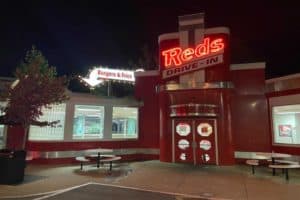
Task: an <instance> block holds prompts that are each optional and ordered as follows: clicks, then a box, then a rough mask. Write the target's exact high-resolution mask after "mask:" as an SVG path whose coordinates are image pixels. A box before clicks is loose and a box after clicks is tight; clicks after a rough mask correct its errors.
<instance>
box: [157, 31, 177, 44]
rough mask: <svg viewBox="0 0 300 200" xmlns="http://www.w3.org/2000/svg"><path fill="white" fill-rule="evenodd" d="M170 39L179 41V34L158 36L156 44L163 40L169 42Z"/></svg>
mask: <svg viewBox="0 0 300 200" xmlns="http://www.w3.org/2000/svg"><path fill="white" fill-rule="evenodd" d="M171 39H179V33H178V32H173V33H164V34H161V35H159V36H158V43H160V42H161V41H164V40H171Z"/></svg>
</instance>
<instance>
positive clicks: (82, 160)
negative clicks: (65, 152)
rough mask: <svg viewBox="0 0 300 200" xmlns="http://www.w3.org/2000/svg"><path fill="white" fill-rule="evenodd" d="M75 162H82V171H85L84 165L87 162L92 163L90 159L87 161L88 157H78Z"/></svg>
mask: <svg viewBox="0 0 300 200" xmlns="http://www.w3.org/2000/svg"><path fill="white" fill-rule="evenodd" d="M75 160H77V161H79V162H80V170H82V169H83V163H87V162H90V161H91V160H90V159H87V158H86V157H83V156H78V157H76V158H75Z"/></svg>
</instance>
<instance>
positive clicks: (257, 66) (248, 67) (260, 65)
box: [230, 62, 266, 70]
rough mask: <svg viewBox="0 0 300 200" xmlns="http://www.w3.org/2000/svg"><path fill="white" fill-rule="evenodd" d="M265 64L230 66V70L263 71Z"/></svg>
mask: <svg viewBox="0 0 300 200" xmlns="http://www.w3.org/2000/svg"><path fill="white" fill-rule="evenodd" d="M265 68H266V63H265V62H256V63H243V64H231V65H230V70H249V69H250V70H251V69H265Z"/></svg>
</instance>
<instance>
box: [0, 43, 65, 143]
mask: <svg viewBox="0 0 300 200" xmlns="http://www.w3.org/2000/svg"><path fill="white" fill-rule="evenodd" d="M15 77H16V81H15V82H14V83H13V84H12V85H7V86H6V88H5V90H4V92H3V93H2V94H1V97H2V98H3V99H5V100H6V101H7V105H6V106H5V107H3V108H2V111H3V112H4V113H5V114H4V115H3V116H0V123H2V124H7V125H21V126H22V127H23V128H24V131H25V136H24V140H23V149H25V144H26V141H27V138H28V128H29V126H30V125H38V126H47V125H50V126H53V125H55V124H56V123H58V121H54V122H47V121H44V122H41V121H38V118H39V117H40V116H41V115H42V114H43V113H42V108H43V107H45V108H51V105H53V104H59V103H62V102H64V101H65V100H67V99H68V97H67V95H66V93H65V91H66V85H67V79H66V77H57V73H56V68H55V67H53V66H49V64H48V61H47V60H46V59H45V57H44V56H43V55H42V53H41V52H40V51H39V50H37V49H36V48H35V47H34V46H33V47H32V49H31V50H29V51H28V52H27V54H26V56H25V58H24V61H23V62H22V63H21V64H20V65H19V66H18V67H17V69H16V72H15Z"/></svg>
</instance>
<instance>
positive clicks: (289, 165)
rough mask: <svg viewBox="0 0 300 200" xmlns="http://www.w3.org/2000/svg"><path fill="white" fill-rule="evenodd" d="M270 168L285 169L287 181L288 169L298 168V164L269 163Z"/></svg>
mask: <svg viewBox="0 0 300 200" xmlns="http://www.w3.org/2000/svg"><path fill="white" fill-rule="evenodd" d="M269 167H270V168H272V169H283V170H284V171H285V179H286V180H287V181H288V180H289V169H296V168H300V165H299V164H288V165H280V164H277V165H269Z"/></svg>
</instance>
